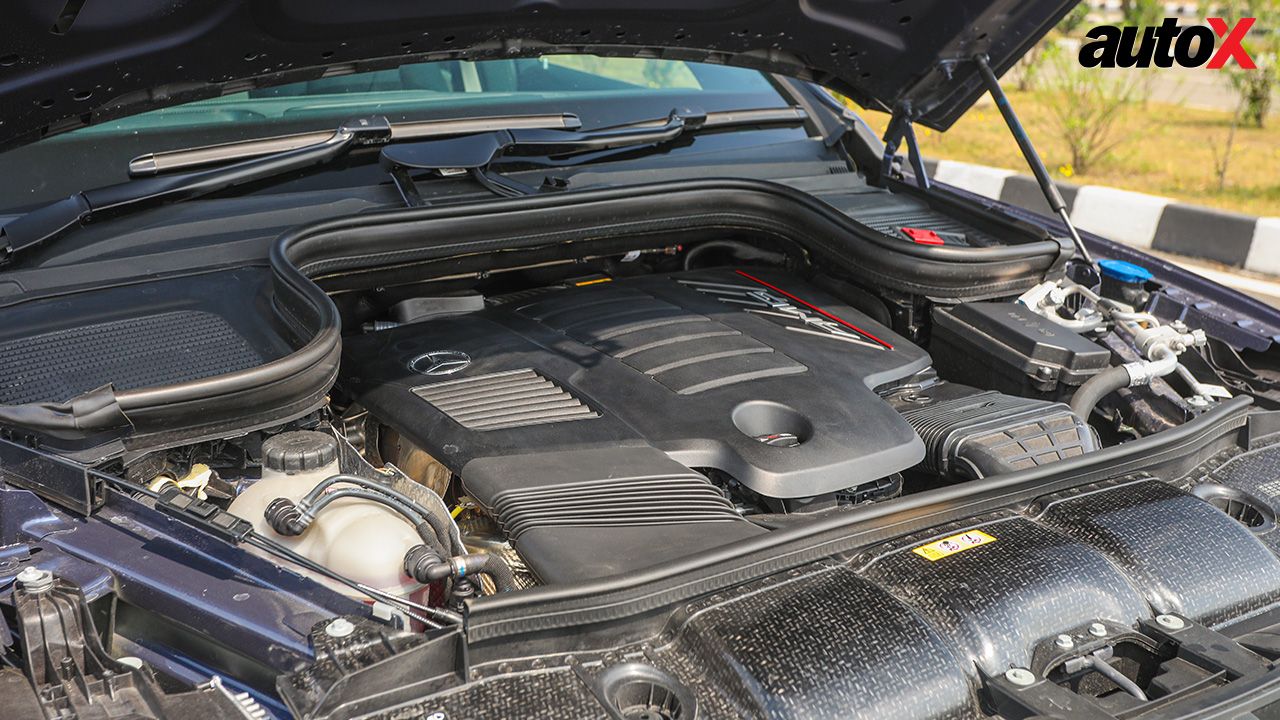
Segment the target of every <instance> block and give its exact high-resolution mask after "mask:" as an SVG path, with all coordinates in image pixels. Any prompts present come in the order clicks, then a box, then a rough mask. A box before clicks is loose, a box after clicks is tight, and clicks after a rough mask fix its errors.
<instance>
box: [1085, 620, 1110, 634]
mask: <svg viewBox="0 0 1280 720" xmlns="http://www.w3.org/2000/svg"><path fill="white" fill-rule="evenodd" d="M1089 634H1090V635H1092V636H1094V637H1106V636H1107V626H1106V625H1103V624H1102V623H1100V622H1096V623H1092V624H1090V625H1089Z"/></svg>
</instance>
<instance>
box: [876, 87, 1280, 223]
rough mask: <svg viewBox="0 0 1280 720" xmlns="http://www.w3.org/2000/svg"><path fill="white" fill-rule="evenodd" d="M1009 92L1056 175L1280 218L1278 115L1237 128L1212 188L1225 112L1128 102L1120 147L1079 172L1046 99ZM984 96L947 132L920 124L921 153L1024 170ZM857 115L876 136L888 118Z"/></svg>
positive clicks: (1226, 126)
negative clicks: (1221, 181)
mask: <svg viewBox="0 0 1280 720" xmlns="http://www.w3.org/2000/svg"><path fill="white" fill-rule="evenodd" d="M1009 97H1010V101H1011V102H1012V104H1013V107H1014V108H1015V109H1016V110H1017V111H1018V115H1019V117H1021V118H1022V123H1023V125H1025V126H1026V127H1027V128H1028V132H1030V134H1031V138H1032V140H1033V141H1034V142H1035V145H1036V149H1037V150H1039V151H1040V155H1041V157H1043V158H1044V161H1045V165H1047V166H1048V167H1049V169H1050V170H1051V171H1052V172H1053V173H1054V175H1055V176H1056V177H1058V178H1061V179H1063V180H1066V181H1068V182H1072V183H1077V184H1081V185H1109V186H1112V187H1118V188H1123V189H1125V190H1135V191H1138V192H1144V193H1149V194H1152V195H1162V196H1165V197H1169V198H1173V199H1175V200H1178V201H1181V202H1186V203H1192V204H1196V205H1207V206H1209V207H1216V208H1221V209H1223V210H1232V211H1235V212H1241V213H1246V214H1249V215H1280V112H1278V113H1275V114H1273V117H1271V118H1270V122H1271V127H1266V128H1261V129H1259V128H1248V127H1240V128H1237V130H1236V135H1235V143H1234V146H1233V149H1232V152H1231V163H1230V169H1229V171H1228V173H1227V181H1226V186H1225V188H1223V189H1222V190H1218V187H1217V178H1216V176H1215V172H1214V152H1213V147H1214V146H1215V145H1216V146H1217V147H1218V148H1219V150H1218V152H1219V153H1221V152H1222V147H1223V146H1224V145H1225V140H1226V137H1227V133H1228V131H1229V128H1230V124H1231V116H1230V114H1228V113H1226V112H1218V111H1213V110H1197V109H1192V108H1185V107H1180V106H1176V105H1166V104H1162V103H1155V102H1149V103H1145V104H1142V105H1135V106H1133V107H1132V108H1130V109H1128V110H1127V111H1125V116H1124V117H1123V118H1122V119H1121V121H1120V122H1118V123H1116V127H1117V135H1116V137H1118V138H1120V139H1121V141H1120V143H1119V145H1117V146H1116V148H1115V150H1113V151H1112V152H1111V153H1110V155H1109V156H1107V157H1106V158H1105V159H1103V160H1102V161H1101V162H1099V163H1097V165H1096V166H1095V167H1093V168H1091V169H1090V170H1089V172H1088V173H1087V174H1081V173H1077V172H1074V170H1073V169H1072V168H1071V167H1069V160H1070V157H1071V156H1070V154H1069V152H1068V151H1067V146H1066V144H1065V143H1064V142H1063V141H1062V139H1061V138H1060V137H1058V134H1057V131H1056V125H1055V121H1054V118H1053V114H1052V113H1051V111H1050V108H1051V107H1052V106H1051V105H1049V104H1048V103H1050V102H1053V99H1052V98H1051V97H1049V96H1048V95H1045V94H1039V93H1016V92H1015V93H1010V94H1009ZM984 100H985V101H984V102H983V103H980V104H979V105H978V106H976V107H974V108H973V109H972V110H970V111H969V112H968V113H967V114H966V115H965V116H964V117H962V118H961V119H960V121H959V122H957V123H956V124H955V125H954V126H953V127H952V128H951V129H950V130H948V131H947V132H946V133H938V132H934V131H931V130H925V129H921V130H920V132H919V137H920V149H921V151H922V152H923V153H924V154H925V155H926V156H927V157H932V158H938V159H947V160H960V161H963V162H971V163H977V164H982V165H990V166H992V167H999V168H1007V169H1010V170H1016V171H1018V172H1022V173H1027V174H1029V172H1030V171H1029V170H1028V169H1027V165H1026V163H1025V162H1024V161H1023V160H1022V156H1021V155H1019V154H1018V147H1017V145H1016V144H1015V143H1014V141H1013V138H1012V136H1010V135H1009V131H1008V129H1007V128H1006V127H1005V125H1004V122H1003V121H1002V120H1001V118H1000V113H999V112H998V111H997V110H996V109H995V106H994V105H993V104H991V103H990V101H989V98H988V99H984ZM1278 110H1280V109H1278ZM860 112H861V113H862V115H863V117H865V118H866V119H867V120H868V122H870V123H871V125H872V126H873V127H875V128H876V130H877V131H878V132H880V133H882V134H883V132H884V128H885V125H887V124H888V116H887V115H884V114H882V113H871V112H867V111H865V110H863V111H860Z"/></svg>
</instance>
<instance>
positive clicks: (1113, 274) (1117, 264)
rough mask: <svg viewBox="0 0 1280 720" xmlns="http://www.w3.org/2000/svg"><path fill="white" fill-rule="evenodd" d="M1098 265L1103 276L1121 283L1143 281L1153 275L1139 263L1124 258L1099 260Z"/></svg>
mask: <svg viewBox="0 0 1280 720" xmlns="http://www.w3.org/2000/svg"><path fill="white" fill-rule="evenodd" d="M1098 267H1099V268H1100V269H1101V270H1102V274H1103V275H1104V276H1106V277H1109V278H1111V279H1112V280H1118V281H1120V282H1122V283H1143V282H1146V281H1148V280H1150V279H1151V278H1153V277H1155V276H1154V275H1152V274H1151V271H1150V270H1148V269H1146V268H1144V267H1142V266H1141V265H1134V264H1133V263H1131V262H1125V261H1124V260H1099V261H1098Z"/></svg>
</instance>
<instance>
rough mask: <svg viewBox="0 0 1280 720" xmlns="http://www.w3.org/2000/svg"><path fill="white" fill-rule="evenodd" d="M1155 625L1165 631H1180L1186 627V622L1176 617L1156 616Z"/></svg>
mask: <svg viewBox="0 0 1280 720" xmlns="http://www.w3.org/2000/svg"><path fill="white" fill-rule="evenodd" d="M1156 624H1157V625H1159V626H1160V627H1162V628H1164V629H1166V630H1181V629H1182V628H1184V627H1186V626H1187V623H1186V621H1184V620H1183V619H1182V618H1180V617H1178V616H1177V615H1157V616H1156Z"/></svg>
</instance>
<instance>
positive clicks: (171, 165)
mask: <svg viewBox="0 0 1280 720" xmlns="http://www.w3.org/2000/svg"><path fill="white" fill-rule="evenodd" d="M580 127H582V122H581V121H580V120H579V119H578V116H577V115H573V114H572V113H554V114H549V115H500V116H492V117H472V118H455V119H448V120H419V121H413V122H398V123H391V140H390V141H391V142H402V141H405V140H425V139H428V138H437V137H448V136H451V135H468V134H471V133H478V132H488V131H491V130H504V129H511V130H515V129H522V128H547V129H561V130H576V129H578V128H580ZM331 135H332V133H331V132H330V131H328V130H321V131H318V132H305V133H296V134H293V135H276V136H273V137H266V138H255V139H253V140H241V141H239V142H232V143H221V144H218V145H202V146H198V147H192V148H183V149H181V150H166V151H164V152H154V153H147V154H146V155H139V156H138V157H136V158H134V159H132V160H130V161H129V175H130V177H149V176H152V175H160V174H162V173H168V172H174V171H176V170H190V169H191V168H196V167H204V166H206V165H217V164H220V163H225V162H232V161H235V160H248V159H250V158H255V157H262V156H263V155H274V154H276V153H281V152H286V151H289V150H297V149H298V148H303V147H307V146H308V145H315V144H318V143H322V142H325V141H327V140H328V139H329V138H330V137H331Z"/></svg>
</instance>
